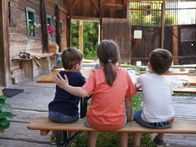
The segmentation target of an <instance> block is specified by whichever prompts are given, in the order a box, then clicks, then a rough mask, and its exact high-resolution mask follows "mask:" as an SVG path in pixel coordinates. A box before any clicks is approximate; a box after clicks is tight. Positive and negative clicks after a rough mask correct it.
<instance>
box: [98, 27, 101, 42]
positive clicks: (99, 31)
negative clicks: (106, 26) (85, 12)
mask: <svg viewBox="0 0 196 147" xmlns="http://www.w3.org/2000/svg"><path fill="white" fill-rule="evenodd" d="M100 33H101V25H100V23H99V24H98V44H99V43H100V38H101V36H100V35H101V34H100Z"/></svg>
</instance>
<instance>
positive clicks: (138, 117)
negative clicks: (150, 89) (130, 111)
mask: <svg viewBox="0 0 196 147" xmlns="http://www.w3.org/2000/svg"><path fill="white" fill-rule="evenodd" d="M141 115H142V111H139V112H136V113H135V115H134V120H135V121H136V122H137V123H138V124H140V125H141V126H143V127H146V128H152V129H167V128H170V127H171V126H172V124H171V123H170V121H166V122H155V123H150V122H146V121H144V120H142V117H141Z"/></svg>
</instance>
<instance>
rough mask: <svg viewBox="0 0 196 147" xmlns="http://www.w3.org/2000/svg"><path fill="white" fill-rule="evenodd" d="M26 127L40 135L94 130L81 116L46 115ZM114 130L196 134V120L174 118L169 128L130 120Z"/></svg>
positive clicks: (33, 120)
mask: <svg viewBox="0 0 196 147" xmlns="http://www.w3.org/2000/svg"><path fill="white" fill-rule="evenodd" d="M27 128H28V129H30V130H39V131H40V134H42V135H43V134H47V133H48V132H49V131H86V132H90V131H95V129H92V128H88V127H86V126H85V124H84V120H83V119H82V118H80V119H79V120H78V121H75V122H73V123H56V122H52V121H50V120H49V119H48V118H47V117H40V118H34V119H32V120H31V122H30V123H29V124H28V125H27ZM115 132H128V133H172V134H196V120H177V119H176V120H174V122H173V126H172V127H171V128H169V129H150V128H144V127H142V126H140V125H139V124H137V123H136V122H135V121H131V122H129V123H127V124H126V125H125V127H124V128H121V129H119V130H116V131H115Z"/></svg>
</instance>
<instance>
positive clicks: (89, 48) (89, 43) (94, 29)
mask: <svg viewBox="0 0 196 147" xmlns="http://www.w3.org/2000/svg"><path fill="white" fill-rule="evenodd" d="M71 40H72V41H71V44H72V46H73V47H75V48H78V47H79V21H72V23H71ZM83 40H84V41H83V42H84V57H85V58H86V59H96V47H97V44H98V23H97V22H91V21H84V30H83Z"/></svg>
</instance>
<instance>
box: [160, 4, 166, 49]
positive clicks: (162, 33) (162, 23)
mask: <svg viewBox="0 0 196 147" xmlns="http://www.w3.org/2000/svg"><path fill="white" fill-rule="evenodd" d="M164 37H165V1H163V2H162V5H161V48H164Z"/></svg>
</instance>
